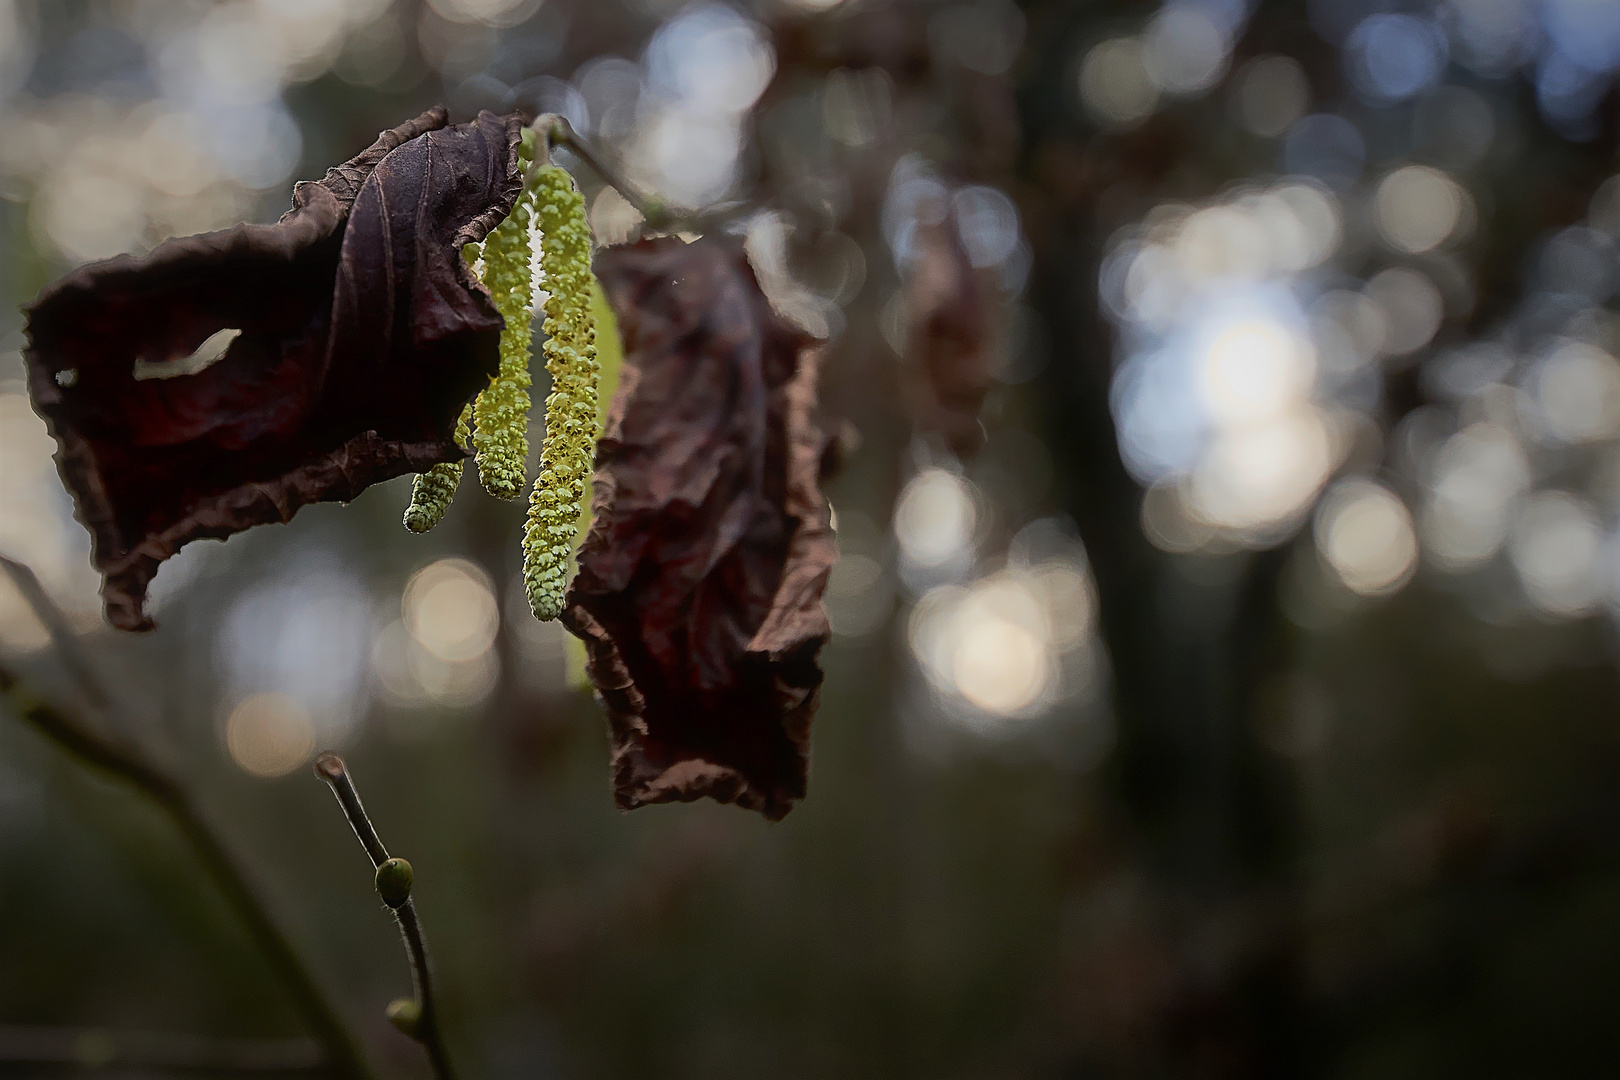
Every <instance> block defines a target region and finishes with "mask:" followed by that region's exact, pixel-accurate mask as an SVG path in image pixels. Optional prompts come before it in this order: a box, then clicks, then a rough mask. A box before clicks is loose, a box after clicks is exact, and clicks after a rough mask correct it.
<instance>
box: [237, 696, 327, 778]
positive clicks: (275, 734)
mask: <svg viewBox="0 0 1620 1080" xmlns="http://www.w3.org/2000/svg"><path fill="white" fill-rule="evenodd" d="M225 748H226V750H227V751H229V752H230V755H231V760H232V761H234V762H235V763H236V764H237V765H238V766H239V767H240V768H241V770H242V771H243V772H245V773H248V774H250V775H252V776H257V777H261V778H263V779H270V778H272V777H277V776H285V775H287V774H288V773H290V772H292V771H293V770H294V769H296V768H298V767H299V766H300V765H303V764H304V763H305V762H306V761H308V760H309V758H310V755H311V754H313V753H314V752H315V723H314V721H313V720H311V719H310V715H309V712H308V710H306V709H305V708H304V706H303V705H301V704H299V702H298V701H296V700H295V699H293V698H291V697H288V696H287V695H285V694H277V693H266V694H254V695H253V696H251V697H247V698H243V699H242V700H241V701H239V702H237V704H236V705H235V707H234V708H232V709H231V711H230V715H229V716H227V717H226V719H225Z"/></svg>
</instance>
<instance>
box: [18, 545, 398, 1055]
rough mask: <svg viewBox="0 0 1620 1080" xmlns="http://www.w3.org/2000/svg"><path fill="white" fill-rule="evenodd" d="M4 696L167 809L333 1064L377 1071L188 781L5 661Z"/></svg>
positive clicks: (26, 588)
mask: <svg viewBox="0 0 1620 1080" xmlns="http://www.w3.org/2000/svg"><path fill="white" fill-rule="evenodd" d="M0 568H3V569H4V570H5V572H6V573H7V574H8V575H9V576H10V577H11V579H12V581H13V582H15V583H16V585H17V589H18V591H19V592H21V593H22V594H23V597H24V598H25V599H27V600H28V602H29V604H30V605H31V606H32V607H33V608H34V613H35V615H36V616H38V618H39V620H40V622H42V623H43V624H45V626H46V628H47V629H49V630H50V631H51V632H52V635H53V637H55V638H56V647H57V649H58V651H59V652H60V654H61V655H62V656H64V657H68V656H73V655H77V654H76V652H75V650H76V648H77V646H76V643H73V644H69V645H67V646H66V647H64V643H65V641H66V637H64V636H62V635H68V636H71V635H70V632H69V631H68V630H67V626H68V623H67V619H66V618H65V617H64V616H63V614H62V612H61V610H60V609H59V608H57V606H56V604H55V603H54V602H53V601H52V600H51V598H50V596H49V595H48V594H46V592H45V590H44V589H43V588H42V587H41V586H40V584H39V579H38V578H37V577H36V576H35V575H34V572H33V570H31V569H30V568H29V567H27V566H25V565H24V564H22V563H19V562H17V561H15V560H13V559H8V558H6V557H5V556H3V555H0ZM70 667H72V668H74V671H73V674H74V675H75V676H76V677H78V678H80V679H84V680H90V682H91V683H92V684H93V683H94V673H93V671H92V670H91V669H90V667H89V665H88V663H87V662H81V663H79V664H73V663H72V662H70ZM85 690H86V693H87V696H89V697H90V698H91V699H92V700H100V701H108V700H110V698H109V696H108V695H107V694H106V693H104V692H102V691H100V690H99V689H93V688H92V687H91V686H86V687H85ZM0 697H4V698H5V699H6V700H7V702H9V704H10V705H11V707H12V710H13V711H14V712H16V714H17V716H18V718H19V719H21V720H22V721H24V722H25V723H27V724H30V725H32V726H33V727H34V728H35V730H37V731H39V732H40V734H42V735H44V736H46V737H47V738H49V739H50V740H51V741H52V742H54V743H56V745H57V746H59V747H60V748H61V749H63V750H64V751H66V752H67V753H68V754H70V755H72V756H73V757H75V758H77V759H78V760H79V761H80V762H81V763H83V764H85V765H88V766H91V767H92V768H96V769H99V770H101V771H102V772H104V773H107V774H108V775H110V776H112V777H114V778H116V779H119V780H122V781H123V782H124V783H126V784H129V785H130V786H131V787H133V788H135V789H136V790H138V791H140V792H141V793H142V794H144V795H146V796H147V797H148V798H150V799H151V800H152V801H153V802H155V803H156V804H157V805H158V807H159V808H160V809H162V810H163V812H164V813H166V814H167V815H168V816H169V820H170V821H171V822H173V824H174V826H175V828H177V829H178V830H179V831H180V834H181V835H182V836H184V837H185V838H186V840H187V842H189V843H190V844H191V848H192V851H193V853H194V854H195V855H196V856H197V861H198V862H200V863H201V864H202V866H203V869H204V870H205V871H206V872H207V873H208V876H209V877H210V878H212V879H213V881H214V885H215V886H216V887H217V888H218V889H219V891H220V893H221V894H222V895H223V896H224V897H225V900H226V902H227V903H228V904H229V905H230V906H231V907H232V908H233V909H234V910H235V912H236V915H237V917H238V918H239V919H241V920H242V923H243V924H244V926H246V928H247V931H248V934H249V935H250V936H251V937H252V938H253V941H254V943H255V944H257V945H258V946H259V948H260V949H261V950H262V951H263V952H264V954H265V956H266V957H267V958H268V959H269V961H270V965H271V967H273V968H274V969H275V971H276V973H277V975H279V976H280V977H281V980H282V981H283V983H285V984H286V987H287V990H288V992H289V993H290V994H291V996H292V998H293V1000H294V1002H296V1003H297V1005H298V1008H299V1009H300V1010H301V1011H302V1012H303V1013H304V1017H305V1019H306V1020H307V1021H308V1023H309V1025H310V1027H311V1028H312V1029H313V1031H314V1034H315V1036H316V1038H318V1039H319V1040H320V1042H321V1044H322V1045H323V1046H324V1047H325V1048H326V1053H327V1055H328V1056H329V1057H330V1059H331V1064H332V1067H333V1068H335V1069H336V1070H337V1071H338V1072H339V1073H340V1074H341V1075H343V1076H347V1077H352V1078H355V1080H369V1078H370V1077H372V1076H373V1075H374V1074H373V1073H372V1071H371V1068H370V1067H369V1066H368V1065H367V1063H366V1061H365V1058H364V1056H363V1055H362V1053H361V1051H360V1046H359V1043H358V1042H357V1041H356V1040H355V1039H354V1038H353V1036H351V1035H350V1034H349V1031H348V1029H347V1028H346V1027H345V1026H344V1023H343V1019H342V1016H341V1014H340V1013H339V1012H338V1010H337V1009H336V1008H335V1007H334V1006H333V1005H332V1003H331V1002H330V1001H328V1000H327V998H326V995H325V993H324V992H323V991H322V990H321V988H320V985H319V984H318V983H317V982H316V981H315V977H314V976H313V975H312V974H311V973H310V971H309V970H308V968H306V967H305V966H304V962H303V960H302V959H301V958H300V957H299V955H298V951H297V950H296V949H295V948H293V945H292V943H291V942H290V941H289V940H288V939H287V937H286V935H285V934H283V933H282V931H281V928H280V927H278V926H277V925H276V922H275V919H274V918H272V917H271V915H270V913H269V911H268V910H267V909H266V908H265V906H264V904H263V903H262V902H261V901H260V900H259V898H258V896H257V894H255V893H254V891H253V888H252V886H250V885H249V884H248V879H247V876H246V875H245V874H244V873H243V871H242V869H241V867H240V866H238V865H237V862H236V859H235V858H234V857H233V856H232V855H231V853H230V851H229V849H228V848H227V847H226V845H225V843H224V841H223V840H221V839H220V838H219V836H217V835H216V834H215V832H214V830H213V828H212V827H211V826H210V825H209V824H208V822H207V820H206V819H205V818H204V816H203V815H202V813H201V812H200V811H199V810H198V808H197V807H196V805H195V804H194V803H193V801H192V798H191V795H190V793H189V792H188V791H187V790H186V788H185V787H184V785H182V784H181V783H180V782H179V781H178V780H176V779H175V778H174V777H172V776H170V775H169V774H168V773H166V772H164V771H163V770H161V769H159V768H158V767H157V766H155V765H153V764H152V763H150V762H148V761H146V760H144V759H143V758H142V757H141V756H140V755H139V753H138V752H137V751H135V750H133V749H128V748H125V747H122V746H118V745H115V744H114V743H112V742H110V741H109V740H108V739H106V738H105V737H104V736H102V735H101V734H100V733H99V732H97V731H95V730H94V729H93V728H91V727H90V726H89V725H88V724H86V723H84V722H83V721H82V720H80V719H79V718H78V717H76V716H73V715H71V714H69V713H67V712H65V711H63V710H61V709H59V708H57V707H55V706H53V705H51V704H50V703H49V702H47V701H45V700H44V699H43V698H41V697H40V696H39V695H37V694H36V693H34V692H33V691H32V690H31V689H30V688H29V687H28V686H27V685H26V683H25V682H24V680H23V679H22V677H21V676H20V675H19V674H18V673H17V672H16V671H14V670H12V669H11V667H10V666H8V665H6V664H5V663H4V662H3V661H0Z"/></svg>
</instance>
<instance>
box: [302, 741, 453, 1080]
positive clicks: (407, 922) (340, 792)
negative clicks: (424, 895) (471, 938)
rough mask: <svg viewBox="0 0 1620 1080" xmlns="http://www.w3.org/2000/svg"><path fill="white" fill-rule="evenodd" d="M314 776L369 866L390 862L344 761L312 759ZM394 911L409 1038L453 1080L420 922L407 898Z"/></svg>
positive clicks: (441, 1075) (438, 1072)
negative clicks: (406, 971) (409, 996)
mask: <svg viewBox="0 0 1620 1080" xmlns="http://www.w3.org/2000/svg"><path fill="white" fill-rule="evenodd" d="M315 775H316V776H318V777H320V778H321V779H322V780H324V781H326V783H327V785H328V786H329V787H331V789H332V794H333V795H335V796H337V801H338V805H339V806H341V807H342V808H343V816H344V817H346V818H348V819H349V825H350V826H351V827H352V828H353V829H354V835H355V836H356V837H358V838H359V840H360V846H361V847H363V848H365V849H366V855H367V856H369V857H370V859H371V865H372V866H373V867H380V866H382V864H383V863H385V862H387V861H388V859H389V856H388V849H387V848H385V847H384V846H383V842H382V837H380V836H378V835H377V829H376V827H375V826H373V825H372V824H371V819H370V818H369V817H367V816H366V808H365V805H364V804H363V803H362V802H361V801H360V792H359V791H357V790H356V789H355V786H354V780H353V779H352V778H351V777H350V776H349V769H348V766H346V765H344V763H343V759H342V758H340V757H338V756H337V755H336V754H333V753H330V752H329V753H325V754H322V755H321V756H320V757H318V758H316V759H315ZM393 911H394V918H395V919H396V920H397V921H398V923H399V930H400V933H401V934H402V935H403V936H404V938H405V952H406V954H407V956H408V957H409V958H410V962H411V982H412V984H413V986H414V987H415V989H416V1005H417V1008H418V1010H419V1013H418V1016H417V1019H416V1021H415V1023H414V1025H413V1026H412V1030H411V1031H410V1035H411V1037H412V1038H414V1039H415V1040H416V1041H417V1042H419V1043H421V1044H422V1049H423V1050H424V1051H426V1052H427V1056H428V1062H429V1063H430V1064H431V1065H432V1067H433V1075H434V1077H436V1078H437V1080H454V1077H455V1070H454V1069H453V1068H452V1067H451V1065H450V1055H449V1052H448V1051H447V1050H446V1049H445V1044H444V1033H443V1032H442V1031H441V1030H440V1028H439V1010H438V1000H437V996H436V995H435V993H434V988H433V965H432V963H431V961H430V960H429V959H428V950H427V939H426V938H425V937H424V936H423V933H422V922H421V920H420V919H419V918H417V915H416V905H415V903H414V902H413V901H412V900H411V899H410V898H409V897H407V898H406V899H405V901H404V903H402V904H400V905H399V906H397V907H394V909H393Z"/></svg>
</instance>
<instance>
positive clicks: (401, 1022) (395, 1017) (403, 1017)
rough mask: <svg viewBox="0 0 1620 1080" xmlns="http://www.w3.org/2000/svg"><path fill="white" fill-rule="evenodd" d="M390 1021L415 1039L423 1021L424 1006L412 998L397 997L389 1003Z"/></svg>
mask: <svg viewBox="0 0 1620 1080" xmlns="http://www.w3.org/2000/svg"><path fill="white" fill-rule="evenodd" d="M388 1022H389V1023H390V1024H393V1025H394V1026H395V1027H396V1028H398V1029H399V1030H400V1032H401V1033H403V1034H405V1035H409V1036H410V1037H411V1038H413V1039H414V1038H416V1031H417V1028H418V1026H419V1025H420V1024H421V1023H422V1006H420V1005H418V1004H417V1003H416V1002H414V1001H412V1000H411V999H410V998H395V999H394V1000H393V1001H390V1002H389V1003H388Z"/></svg>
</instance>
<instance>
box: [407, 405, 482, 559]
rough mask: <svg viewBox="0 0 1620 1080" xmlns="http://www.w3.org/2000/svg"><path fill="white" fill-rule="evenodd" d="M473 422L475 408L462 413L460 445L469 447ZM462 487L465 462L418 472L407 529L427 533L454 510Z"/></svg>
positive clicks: (469, 406) (457, 423)
mask: <svg viewBox="0 0 1620 1080" xmlns="http://www.w3.org/2000/svg"><path fill="white" fill-rule="evenodd" d="M471 419H472V406H471V405H468V406H467V407H466V408H464V409H462V410H461V418H460V419H459V420H457V421H456V445H457V446H461V447H465V446H466V445H467V438H468V431H467V422H468V421H469V420H471ZM459 486H461V462H459V461H450V462H441V463H439V464H438V465H435V466H433V468H431V469H429V470H428V471H427V472H425V473H417V474H416V479H415V480H414V481H412V482H411V505H409V506H407V507H406V508H405V527H406V528H407V529H409V530H411V532H413V533H425V532H427V531H428V530H429V529H431V528H433V526H435V525H437V524H438V523H439V522H441V521H443V520H444V512H445V511H446V510H448V509H450V500H452V499H454V498H455V497H456V488H457V487H459Z"/></svg>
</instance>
